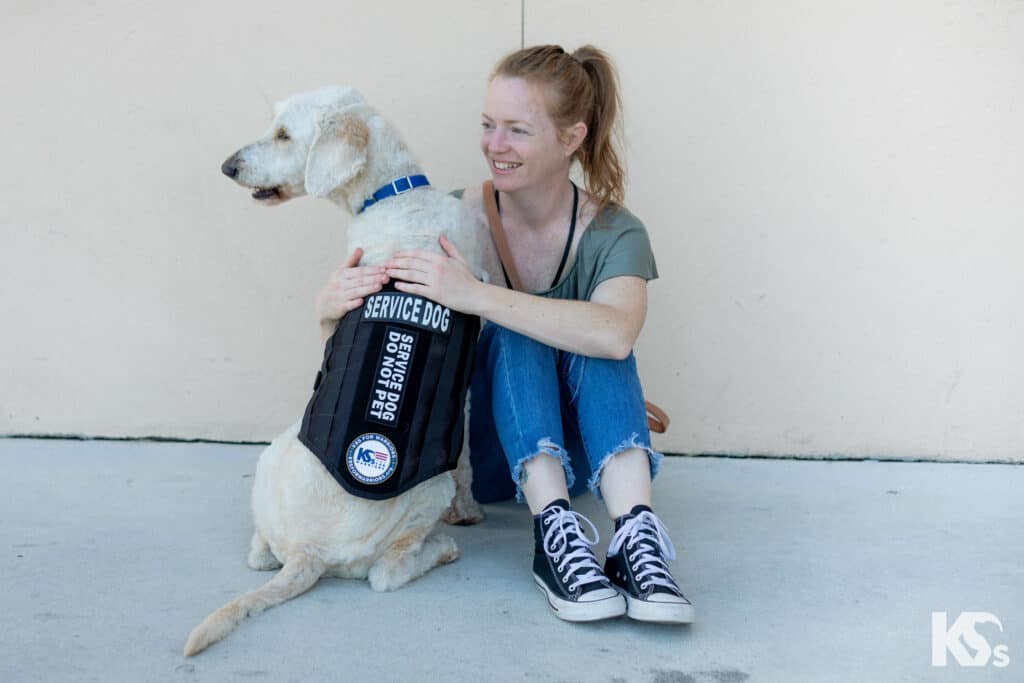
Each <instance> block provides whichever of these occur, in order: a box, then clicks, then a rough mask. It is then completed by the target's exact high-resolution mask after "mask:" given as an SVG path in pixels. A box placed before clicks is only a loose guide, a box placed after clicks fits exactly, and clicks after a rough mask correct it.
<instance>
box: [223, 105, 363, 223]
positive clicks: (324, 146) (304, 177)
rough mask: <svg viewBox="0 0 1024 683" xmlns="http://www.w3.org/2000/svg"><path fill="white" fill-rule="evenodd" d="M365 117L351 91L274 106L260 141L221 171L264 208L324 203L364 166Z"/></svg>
mask: <svg viewBox="0 0 1024 683" xmlns="http://www.w3.org/2000/svg"><path fill="white" fill-rule="evenodd" d="M369 113H370V111H369V109H368V108H367V107H366V105H365V103H364V101H363V98H362V96H361V95H360V94H359V93H358V92H357V91H356V90H354V89H353V88H348V87H341V86H331V87H326V88H320V89H319V90H313V91H311V92H307V93H302V94H299V95H294V96H292V97H289V98H288V99H286V100H282V101H281V102H278V103H277V104H275V105H274V120H273V123H271V125H270V128H269V129H268V130H267V132H266V133H264V135H263V137H261V138H260V139H259V140H257V141H256V142H253V143H252V144H249V145H246V146H245V147H243V148H242V149H240V150H238V151H237V152H235V153H234V154H232V155H231V156H230V157H228V159H227V161H225V162H224V163H223V164H222V165H221V171H222V172H223V173H224V175H226V176H228V177H229V178H231V179H233V180H234V181H235V182H236V183H238V184H239V185H242V186H243V187H247V188H251V189H253V190H254V192H253V193H252V196H253V198H254V199H256V200H258V201H260V202H262V203H265V204H271V205H272V204H280V203H282V202H285V201H287V200H289V199H292V198H294V197H301V196H302V195H304V194H309V195H312V196H314V197H327V196H328V195H330V194H331V193H332V192H334V191H335V190H338V189H339V188H341V187H343V186H344V185H345V184H347V183H349V182H350V181H351V180H352V179H353V178H355V177H356V176H358V175H359V173H360V172H361V171H362V170H363V168H364V167H365V166H366V160H367V149H368V146H369V138H370V130H369V127H368V126H367V116H368V114H369Z"/></svg>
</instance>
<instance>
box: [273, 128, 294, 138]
mask: <svg viewBox="0 0 1024 683" xmlns="http://www.w3.org/2000/svg"><path fill="white" fill-rule="evenodd" d="M274 137H275V138H277V139H278V140H291V137H290V136H289V135H288V131H286V130H285V129H284V128H279V129H278V131H277V134H276V135H274Z"/></svg>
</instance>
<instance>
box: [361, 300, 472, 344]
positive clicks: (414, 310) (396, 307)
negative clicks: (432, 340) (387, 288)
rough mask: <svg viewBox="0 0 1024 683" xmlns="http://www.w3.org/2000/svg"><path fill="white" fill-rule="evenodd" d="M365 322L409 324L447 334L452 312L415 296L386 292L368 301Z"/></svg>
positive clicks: (364, 309)
mask: <svg viewBox="0 0 1024 683" xmlns="http://www.w3.org/2000/svg"><path fill="white" fill-rule="evenodd" d="M363 320H382V321H386V322H395V323H407V324H409V325H416V326H417V327H422V328H423V329H425V330H429V331H431V332H440V333H442V334H447V333H448V328H449V327H450V326H451V320H452V311H451V309H450V308H447V307H446V306H442V305H441V304H437V303H434V302H433V301H431V300H429V299H424V298H422V297H418V296H415V295H413V294H404V293H401V292H385V293H382V294H374V295H372V296H370V298H369V299H368V300H367V301H366V304H365V305H364V306H363Z"/></svg>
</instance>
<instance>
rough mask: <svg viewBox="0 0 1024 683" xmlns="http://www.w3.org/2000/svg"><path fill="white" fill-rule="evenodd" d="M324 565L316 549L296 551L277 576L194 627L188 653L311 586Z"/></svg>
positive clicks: (186, 646) (196, 651) (215, 640)
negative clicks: (244, 620) (243, 620)
mask: <svg viewBox="0 0 1024 683" xmlns="http://www.w3.org/2000/svg"><path fill="white" fill-rule="evenodd" d="M325 568H326V567H325V565H324V562H323V560H321V559H320V558H319V557H318V556H317V555H315V554H314V553H313V552H309V551H302V552H297V553H293V554H292V555H290V556H289V557H288V561H287V562H286V563H285V565H284V567H282V568H281V571H279V572H278V573H277V575H276V576H275V577H274V578H272V579H271V580H270V581H267V582H266V583H265V584H263V585H262V586H260V587H259V588H257V589H256V590H254V591H250V592H248V593H246V594H245V595H243V596H241V597H240V598H238V599H237V600H235V601H233V602H229V603H228V604H226V605H224V606H223V607H221V608H220V609H219V610H217V611H216V612H214V613H213V614H211V615H210V616H208V617H206V619H204V620H203V623H201V624H199V625H198V626H196V627H195V628H194V629H192V633H190V634H188V640H187V641H186V642H185V656H186V657H191V656H192V655H194V654H197V653H199V652H202V651H203V650H205V649H206V648H208V647H209V646H210V645H213V644H214V643H216V642H217V641H218V640H220V639H221V638H223V637H224V636H226V635H227V634H229V633H231V631H233V630H234V628H235V626H238V624H239V622H241V621H242V619H245V618H246V617H249V616H254V615H256V614H259V613H260V612H262V611H263V610H265V609H267V608H268V607H273V606H274V605H280V604H281V603H282V602H284V601H285V600H291V599H292V598H294V597H295V596H296V595H299V594H300V593H303V592H305V591H307V590H309V589H310V588H311V587H312V586H313V584H315V583H316V582H317V580H318V579H319V578H320V577H321V576H323V573H324V569H325Z"/></svg>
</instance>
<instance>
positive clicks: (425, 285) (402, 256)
mask: <svg viewBox="0 0 1024 683" xmlns="http://www.w3.org/2000/svg"><path fill="white" fill-rule="evenodd" d="M439 242H440V244H441V248H442V249H443V250H444V254H438V253H435V252H432V251H424V250H422V249H414V250H409V251H397V252H395V254H394V256H392V257H391V258H390V259H388V261H387V262H386V263H385V264H384V265H385V266H386V268H387V270H385V273H386V274H387V275H388V276H389V277H393V278H395V289H397V290H399V291H402V292H409V293H410V294H417V295H419V296H422V297H426V298H427V299H430V300H431V301H436V302H437V303H439V304H441V305H442V306H447V307H448V308H451V309H454V310H456V311H460V312H462V313H475V311H476V308H477V307H478V306H479V297H480V292H481V288H482V287H483V285H482V283H481V282H480V281H479V280H477V279H476V277H474V276H473V273H472V271H471V270H470V269H469V265H468V264H467V263H466V259H464V258H463V257H462V254H460V253H459V251H458V250H457V249H456V248H455V245H454V244H452V243H451V242H450V241H449V240H448V238H447V237H445V236H444V235H441V238H440V240H439Z"/></svg>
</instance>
